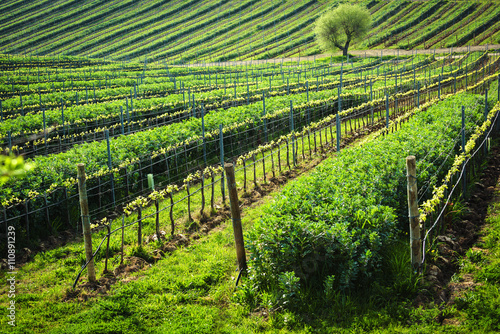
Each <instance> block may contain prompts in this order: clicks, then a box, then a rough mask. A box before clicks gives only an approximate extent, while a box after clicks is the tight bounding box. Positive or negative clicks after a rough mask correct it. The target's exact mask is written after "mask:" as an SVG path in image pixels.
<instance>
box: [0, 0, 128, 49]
mask: <svg viewBox="0 0 500 334" xmlns="http://www.w3.org/2000/svg"><path fill="white" fill-rule="evenodd" d="M133 5H134V1H133V0H128V1H120V2H116V3H109V1H107V0H100V1H94V2H91V3H86V4H83V5H80V6H76V3H73V4H72V3H71V2H66V4H65V6H67V7H68V10H66V11H64V12H57V11H52V10H51V9H50V8H48V9H45V11H47V13H43V14H41V18H39V19H36V20H34V21H33V22H30V21H32V20H33V19H34V18H31V19H28V20H23V21H22V23H21V24H19V23H18V24H15V25H13V26H12V28H11V29H10V30H9V31H7V30H2V31H0V33H3V34H9V35H8V36H9V37H8V38H6V40H5V41H4V43H3V44H2V46H4V47H5V49H6V50H8V52H10V53H16V52H20V51H22V50H25V49H30V50H31V49H33V47H35V46H36V45H38V44H41V43H44V42H46V41H47V40H51V39H54V38H57V37H58V36H60V35H61V32H62V31H67V30H68V29H69V30H74V29H77V28H79V27H80V26H83V27H85V26H86V25H88V24H89V23H92V22H98V21H99V20H102V19H103V18H105V17H106V16H109V15H112V14H113V13H115V12H121V11H123V10H126V9H127V8H128V7H130V6H133ZM48 13H50V14H49V15H47V14H48ZM59 25H60V26H61V27H62V28H55V29H53V27H57V26H59ZM26 32H28V33H29V35H28V36H29V37H28V39H27V40H22V38H23V37H24V36H26ZM30 43H33V44H30ZM37 53H38V54H46V53H39V52H37Z"/></svg>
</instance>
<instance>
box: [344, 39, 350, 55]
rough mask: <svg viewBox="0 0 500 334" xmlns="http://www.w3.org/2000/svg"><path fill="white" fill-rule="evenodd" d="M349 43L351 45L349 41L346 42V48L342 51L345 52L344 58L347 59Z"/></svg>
mask: <svg viewBox="0 0 500 334" xmlns="http://www.w3.org/2000/svg"><path fill="white" fill-rule="evenodd" d="M349 43H351V41H350V40H348V41H347V42H345V45H344V48H343V49H342V51H343V52H344V53H343V56H345V57H347V50H348V49H349Z"/></svg>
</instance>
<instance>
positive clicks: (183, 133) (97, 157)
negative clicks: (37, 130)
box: [0, 89, 350, 204]
mask: <svg viewBox="0 0 500 334" xmlns="http://www.w3.org/2000/svg"><path fill="white" fill-rule="evenodd" d="M335 91H336V89H334V92H335ZM317 94H319V93H317ZM322 94H323V96H322V97H321V99H320V100H312V101H310V102H309V103H307V96H306V95H307V94H304V93H302V94H295V95H291V96H277V97H275V98H273V99H268V100H269V101H268V100H267V99H266V109H267V111H268V115H274V114H278V113H282V110H289V107H288V106H289V104H290V101H293V103H294V105H295V106H296V108H301V109H304V108H306V107H305V106H308V105H310V106H311V108H313V107H314V105H316V104H318V103H319V104H321V105H325V104H327V103H328V100H329V99H325V97H326V96H327V95H331V93H330V94H327V91H324V92H322ZM348 96H350V94H344V96H343V99H345V100H346V101H347V99H348ZM331 103H332V104H333V102H331ZM261 117H262V103H261V102H258V103H252V104H249V105H244V106H239V107H233V108H230V109H227V110H214V111H210V112H208V113H207V114H206V115H205V117H204V124H205V131H206V137H207V138H210V137H211V136H212V135H213V134H211V133H212V132H213V133H218V129H219V125H220V124H222V125H223V126H224V127H229V126H231V127H237V126H238V125H241V124H243V123H245V124H246V123H248V126H250V124H255V122H257V121H258V120H260V121H259V123H261V122H262V120H261ZM201 122H202V119H201V118H195V117H192V118H189V119H187V120H185V121H183V122H180V123H173V124H170V125H167V126H164V127H158V128H154V129H150V130H149V131H143V132H138V133H134V134H131V135H127V136H120V137H115V138H113V139H112V140H111V141H110V145H111V151H112V165H113V166H118V165H120V164H122V163H123V162H124V161H130V160H132V159H135V158H137V157H139V156H142V155H144V153H145V152H155V151H157V150H158V149H159V148H162V147H163V148H168V147H175V146H183V144H185V143H186V141H187V140H188V139H189V138H200V136H201V134H202V126H201ZM254 126H255V125H252V127H254ZM35 161H36V167H35V168H34V169H33V172H29V173H28V174H27V177H26V178H25V179H24V180H22V181H19V180H17V181H16V180H12V181H11V182H10V183H9V184H6V185H5V187H4V189H2V190H3V191H2V195H0V196H2V198H3V200H4V201H5V200H6V201H12V200H13V199H14V196H17V195H15V194H16V193H19V191H21V193H24V194H25V195H26V194H27V192H33V190H36V191H38V192H40V191H44V190H43V189H42V188H43V187H42V186H41V185H42V184H45V185H51V184H52V185H55V186H57V185H58V184H60V183H61V182H63V181H65V180H67V179H70V178H71V177H74V174H75V168H74V167H75V166H76V164H77V163H79V162H83V163H85V164H86V166H87V167H86V168H87V169H88V171H89V174H90V173H93V172H96V171H98V170H101V169H102V168H103V167H106V166H107V162H108V156H107V148H106V142H105V141H103V142H91V143H84V144H80V145H76V146H74V147H73V148H72V149H71V150H69V151H66V152H64V153H60V154H57V155H48V156H38V157H37V158H36V159H35ZM28 184H29V185H30V186H29V187H27V185H28ZM28 188H29V190H28ZM16 189H17V190H16ZM21 189H24V190H21ZM19 194H20V193H19ZM4 204H5V202H4Z"/></svg>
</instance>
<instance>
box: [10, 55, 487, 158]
mask: <svg viewBox="0 0 500 334" xmlns="http://www.w3.org/2000/svg"><path fill="white" fill-rule="evenodd" d="M468 56H469V54H467V56H466V57H468ZM483 57H484V55H483ZM391 62H392V63H393V64H392V66H394V64H395V63H394V62H393V61H382V59H375V60H374V61H373V62H370V63H368V64H364V63H363V64H361V65H356V66H354V64H353V67H352V68H349V66H346V67H345V74H346V75H347V74H349V73H354V74H355V76H356V77H355V78H354V79H348V80H347V81H345V83H344V84H346V85H350V84H355V83H358V82H359V81H360V80H361V81H362V80H363V71H365V78H364V80H365V83H364V86H365V92H366V86H367V82H366V81H367V76H368V75H370V74H372V75H370V81H371V80H372V79H373V78H372V76H373V70H374V69H375V68H376V69H377V73H378V70H379V68H380V67H382V66H383V67H384V75H385V76H386V77H387V74H389V76H388V77H389V79H392V74H394V75H395V76H396V77H397V76H399V77H400V80H402V79H403V77H404V75H406V74H409V73H411V71H412V68H413V72H414V73H415V71H419V70H425V71H426V70H427V69H428V70H429V73H430V71H431V70H432V67H437V64H438V63H441V61H436V62H433V63H428V61H427V60H423V61H420V62H417V63H416V64H415V63H413V59H411V62H412V64H411V65H412V66H411V67H408V69H407V68H406V65H405V62H408V63H409V59H405V60H403V65H402V66H404V68H402V69H401V70H400V71H397V70H396V69H394V68H391V65H390V63H391ZM442 62H443V64H444V60H443V61H442ZM397 63H398V64H399V65H401V64H400V62H397ZM387 65H389V70H388V71H387V68H386V67H387ZM408 65H409V64H408ZM340 72H342V70H340ZM340 72H339V70H332V71H331V72H330V69H329V68H328V73H326V72H325V73H322V74H321V73H320V74H316V79H318V77H319V76H323V79H322V81H321V83H320V82H319V81H318V80H316V84H315V83H314V80H313V81H311V83H310V84H311V89H312V90H314V87H315V86H316V91H318V87H319V86H321V90H325V89H330V88H332V84H333V85H334V86H336V85H337V83H336V82H335V81H333V82H332V81H331V80H329V79H327V81H326V83H325V76H326V75H328V76H330V75H336V74H340ZM300 73H301V72H299V73H298V74H299V76H298V82H297V83H292V84H287V85H286V86H288V92H289V91H290V89H292V90H298V91H299V92H300V91H305V90H306V89H307V90H308V86H309V82H308V80H307V77H306V76H305V78H304V80H303V82H302V83H301V82H300ZM305 73H306V74H307V70H305ZM367 73H368V75H367ZM282 74H283V71H282ZM312 74H313V77H312V78H311V79H314V76H315V74H314V70H313V71H312ZM358 74H359V78H358ZM282 77H283V75H282ZM270 79H271V78H270ZM173 80H174V82H175V78H174V79H173ZM283 80H284V79H283ZM379 80H381V79H380V78H379ZM396 80H397V79H396ZM425 80H427V78H425ZM376 81H377V79H376V77H375V82H376ZM235 84H236V82H235ZM251 84H252V85H253V84H254V83H251ZM255 84H257V83H255ZM238 85H239V86H241V85H243V86H244V83H243V84H238ZM248 85H249V82H248V78H247V93H246V96H245V93H241V92H240V93H238V94H237V95H236V94H235V96H234V100H232V101H231V99H229V100H228V101H226V102H224V101H222V102H223V105H221V106H222V107H224V106H225V104H227V106H226V107H228V106H231V105H233V106H234V105H243V104H244V100H245V97H246V101H247V104H248V103H249V100H250V99H251V100H252V101H253V102H254V100H255V95H256V92H257V93H258V94H257V96H260V95H262V94H260V93H265V94H267V95H268V96H269V95H270V94H271V91H272V89H275V90H276V89H278V90H280V89H282V88H284V86H280V85H277V86H276V85H275V86H274V87H271V84H270V86H269V89H268V88H267V87H263V88H260V89H259V88H258V87H257V90H252V92H251V94H250V90H249V87H248ZM280 87H281V88H280ZM134 89H135V88H134ZM210 89H213V86H211V87H210ZM181 92H182V94H184V93H185V88H182V90H181V88H179V91H178V93H179V94H180V93H181ZM192 93H195V88H194V87H193V92H192ZM276 93H278V95H280V94H283V92H279V91H276V92H275V94H276ZM375 93H376V92H375ZM38 94H40V92H38ZM163 94H165V93H163ZM285 94H286V90H285ZM190 96H191V92H190V91H189V89H188V97H189V99H188V104H187V105H188V107H189V101H190ZM152 97H154V96H152ZM20 98H21V97H20ZM117 98H119V97H113V99H114V100H116V99H117ZM122 98H123V99H125V104H124V106H123V108H124V111H122V112H115V113H112V114H110V115H108V116H105V117H99V118H100V119H99V120H98V121H97V120H95V119H93V120H84V121H81V120H79V121H78V122H77V123H71V122H64V124H62V125H57V126H55V127H54V126H51V127H50V131H43V135H41V134H40V133H32V134H31V135H32V136H31V137H33V138H34V140H31V141H30V140H29V141H28V142H26V136H28V135H30V134H29V133H23V135H22V136H21V137H19V136H16V135H14V134H11V136H10V137H9V138H7V137H4V139H3V142H4V143H3V146H4V147H10V146H11V145H12V142H14V143H16V145H19V143H23V144H26V145H34V146H35V147H34V148H33V149H32V150H27V149H26V148H25V147H23V154H25V155H30V154H33V153H34V154H47V153H48V152H58V151H63V150H65V149H67V148H68V147H71V146H72V145H75V144H77V143H79V142H81V141H83V140H87V141H88V140H89V139H90V140H99V139H98V138H96V133H93V138H92V133H89V132H94V131H96V130H98V131H101V132H102V128H106V127H108V128H109V130H110V131H112V132H113V134H112V135H113V136H116V135H120V131H119V128H120V123H121V128H122V131H121V134H123V133H124V125H125V128H126V130H127V133H129V132H130V131H131V127H132V131H134V129H133V128H134V127H138V128H141V127H144V126H146V128H148V127H151V124H155V123H156V125H155V126H158V125H164V124H169V123H171V122H172V121H175V120H177V121H178V120H180V119H182V118H183V117H189V116H190V115H191V114H196V113H195V111H194V110H193V112H191V110H186V101H185V100H184V102H179V103H177V105H175V104H174V105H173V106H167V107H164V106H162V105H160V106H158V107H157V108H155V109H158V110H149V109H147V110H144V109H139V110H136V111H134V109H133V102H132V101H133V99H134V96H133V94H132V93H131V95H130V106H131V108H130V110H129V103H128V100H127V97H126V96H123V97H122ZM123 99H121V100H123ZM136 99H137V96H136ZM140 99H141V98H140V96H139V100H140ZM94 100H95V91H94ZM118 100H120V99H118ZM21 101H22V99H21ZM82 102H83V101H82ZM197 102H198V106H199V105H200V103H202V104H207V103H208V104H210V103H212V102H213V101H212V102H211V101H208V100H203V99H202V100H201V101H197ZM75 103H76V104H78V95H76V101H71V100H69V101H63V100H61V103H57V102H56V104H55V107H61V112H63V111H62V110H63V108H64V107H65V106H66V107H68V106H71V105H74V104H75ZM87 103H88V98H87ZM21 104H22V102H21ZM40 107H44V105H43V103H42V102H41V95H40V106H37V108H40ZM25 108H26V106H25V107H23V108H22V109H23V111H22V113H30V112H29V110H24V109H25ZM191 108H192V109H194V108H195V106H191V107H190V108H188V109H191ZM0 109H1V107H0ZM198 109H199V107H198ZM2 113H3V114H4V115H3V116H4V117H5V118H8V117H9V116H8V115H6V113H7V111H3V112H2ZM37 113H40V114H41V113H42V111H37ZM63 115H64V114H63ZM124 116H125V117H124ZM62 117H63V118H64V116H62ZM144 118H146V119H144ZM165 119H166V120H165ZM40 122H41V120H40ZM145 123H147V124H146V125H144V124H145ZM40 124H41V123H40ZM40 129H42V128H40ZM117 130H118V131H117ZM135 131H137V129H136V130H135ZM116 132H118V134H116ZM81 133H83V135H84V136H85V138H84V139H83V140H75V136H77V135H78V134H81ZM97 136H98V137H99V133H97ZM31 137H30V136H28V138H31ZM101 137H102V135H101ZM50 139H52V141H51V140H50ZM47 141H49V143H48V144H47ZM58 142H59V143H58ZM36 146H41V147H40V148H37V147H36ZM38 152H40V153H38Z"/></svg>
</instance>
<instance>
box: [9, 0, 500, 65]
mask: <svg viewBox="0 0 500 334" xmlns="http://www.w3.org/2000/svg"><path fill="white" fill-rule="evenodd" d="M357 2H358V3H360V4H361V5H364V6H366V7H367V8H369V10H370V12H371V14H372V20H373V27H372V29H371V31H370V33H369V36H368V37H367V38H366V39H364V40H363V41H362V42H358V43H357V44H354V45H353V47H354V48H355V49H365V48H367V47H369V48H403V49H415V48H419V49H431V48H436V47H437V48H449V47H454V46H464V45H471V44H472V45H482V44H488V43H489V44H500V19H499V18H500V8H499V6H498V5H497V4H496V2H495V1H493V2H491V1H480V2H472V3H469V2H466V1H441V0H432V1H418V2H415V1H403V0H397V1H371V0H370V1H368V0H365V1H357ZM104 4H105V5H104ZM335 5H336V2H328V1H315V0H312V1H309V0H300V1H255V0H245V1H240V2H234V1H214V0H204V1H200V0H192V1H165V0H154V1H151V0H149V1H146V0H144V1H116V0H115V1H102V0H101V1H97V0H87V1H85V2H84V3H82V2H79V1H73V0H58V1H50V2H49V1H36V2H26V1H6V2H3V3H2V4H1V5H0V11H1V12H2V14H3V17H2V19H1V20H0V53H9V54H22V55H32V56H46V55H49V56H58V55H66V56H82V57H90V58H102V59H106V58H107V59H114V60H118V61H130V60H139V59H140V60H141V61H142V60H143V59H148V61H168V62H169V63H173V62H177V63H179V62H181V63H185V62H193V61H197V62H218V61H224V60H249V59H267V58H273V57H289V56H307V55H314V54H319V53H320V52H321V51H320V50H319V48H318V46H317V45H316V42H315V40H314V35H313V31H312V28H313V25H314V22H315V20H316V19H317V18H318V17H319V15H320V14H321V13H322V12H324V11H325V10H327V9H329V8H331V7H333V6H335ZM104 18H105V20H104Z"/></svg>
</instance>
